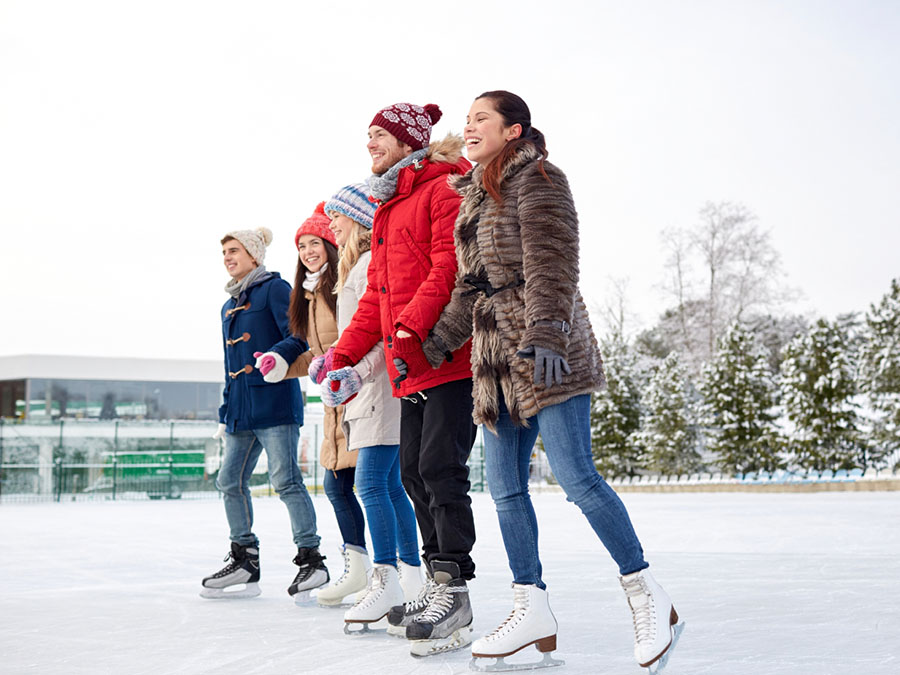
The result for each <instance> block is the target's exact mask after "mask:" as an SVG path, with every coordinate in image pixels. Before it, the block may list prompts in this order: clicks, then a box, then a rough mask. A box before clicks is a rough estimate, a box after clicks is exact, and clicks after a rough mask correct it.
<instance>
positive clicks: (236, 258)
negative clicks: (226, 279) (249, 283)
mask: <svg viewBox="0 0 900 675" xmlns="http://www.w3.org/2000/svg"><path fill="white" fill-rule="evenodd" d="M222 258H223V262H224V263H225V269H226V270H227V271H228V274H229V275H230V276H231V278H232V279H236V280H237V281H240V280H241V279H243V278H244V277H245V276H247V275H248V274H250V272H252V271H253V268H254V267H256V261H255V260H254V259H253V258H252V257H251V256H250V254H249V253H247V249H245V248H244V245H243V244H242V243H241V242H239V241H238V240H237V239H229V240H228V241H226V242H225V243H224V244H222Z"/></svg>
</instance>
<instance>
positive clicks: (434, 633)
mask: <svg viewBox="0 0 900 675" xmlns="http://www.w3.org/2000/svg"><path fill="white" fill-rule="evenodd" d="M431 569H432V572H433V574H434V576H433V580H432V581H433V586H432V590H431V595H430V597H429V599H428V604H427V606H426V607H425V609H424V610H422V612H420V613H419V615H418V616H417V617H415V619H414V620H413V621H412V622H411V623H410V624H409V625H408V626H407V627H406V638H407V639H408V640H412V644H411V646H410V654H412V655H413V656H432V655H434V654H440V653H443V652H449V651H452V650H455V649H460V648H462V647H465V646H466V645H467V644H469V643H470V642H471V641H472V606H471V605H470V604H469V587H468V586H466V581H465V579H462V578H461V577H460V574H459V565H457V564H456V563H454V562H442V561H439V560H435V561H432V563H431Z"/></svg>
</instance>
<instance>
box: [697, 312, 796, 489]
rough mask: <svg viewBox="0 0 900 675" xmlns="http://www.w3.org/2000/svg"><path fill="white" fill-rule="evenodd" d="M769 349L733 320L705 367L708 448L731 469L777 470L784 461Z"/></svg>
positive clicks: (702, 386) (719, 463)
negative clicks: (777, 424) (780, 454)
mask: <svg viewBox="0 0 900 675" xmlns="http://www.w3.org/2000/svg"><path fill="white" fill-rule="evenodd" d="M768 352H769V350H768V349H766V348H765V347H764V346H763V345H761V344H759V343H758V341H757V340H756V339H755V338H754V336H753V334H752V333H750V332H749V331H748V330H746V329H745V328H744V327H743V326H742V325H741V324H739V323H734V324H732V325H731V327H730V328H729V329H728V330H727V332H726V333H725V334H724V335H723V336H722V337H721V338H720V339H719V342H718V344H717V350H716V354H715V356H714V357H713V359H712V361H710V362H709V363H708V364H707V365H706V367H705V368H704V369H703V378H702V380H701V383H700V392H701V393H702V395H703V405H702V407H701V417H702V420H703V424H704V425H705V426H706V430H707V443H706V446H707V448H708V449H709V450H711V451H713V452H715V453H716V454H717V458H716V460H715V463H716V465H717V466H718V467H719V468H721V469H722V470H723V471H726V472H729V473H737V472H747V471H760V470H766V471H773V470H775V469H777V468H779V467H780V466H782V465H783V461H782V460H781V459H780V458H779V456H778V454H779V451H780V450H781V448H782V445H781V442H780V437H779V434H778V430H777V427H776V426H775V418H776V415H775V413H774V406H775V398H776V388H775V382H774V378H773V376H772V372H771V370H770V369H769V353H768Z"/></svg>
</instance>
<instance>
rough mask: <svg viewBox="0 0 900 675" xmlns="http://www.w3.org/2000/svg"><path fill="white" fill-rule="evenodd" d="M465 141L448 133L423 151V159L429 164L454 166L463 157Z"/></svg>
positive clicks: (457, 135)
mask: <svg viewBox="0 0 900 675" xmlns="http://www.w3.org/2000/svg"><path fill="white" fill-rule="evenodd" d="M464 147H465V141H463V137H462V136H460V135H459V134H453V133H449V134H447V135H446V136H444V137H443V138H442V139H441V140H439V141H438V142H437V143H432V144H431V145H429V146H428V147H427V148H426V150H425V159H427V160H429V161H431V162H444V163H446V164H456V163H457V162H458V161H459V160H460V159H461V158H462V156H463V148H464Z"/></svg>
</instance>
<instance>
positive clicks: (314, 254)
mask: <svg viewBox="0 0 900 675" xmlns="http://www.w3.org/2000/svg"><path fill="white" fill-rule="evenodd" d="M297 255H299V256H300V262H302V263H303V266H304V267H305V268H306V269H308V270H309V271H310V272H312V273H313V274H315V273H316V272H318V271H319V270H320V269H322V265H324V264H325V263H327V262H328V252H327V251H326V250H325V242H323V241H322V240H321V239H320V238H319V237H317V236H315V235H313V234H304V235H303V236H302V237H300V239H299V240H298V241H297Z"/></svg>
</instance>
